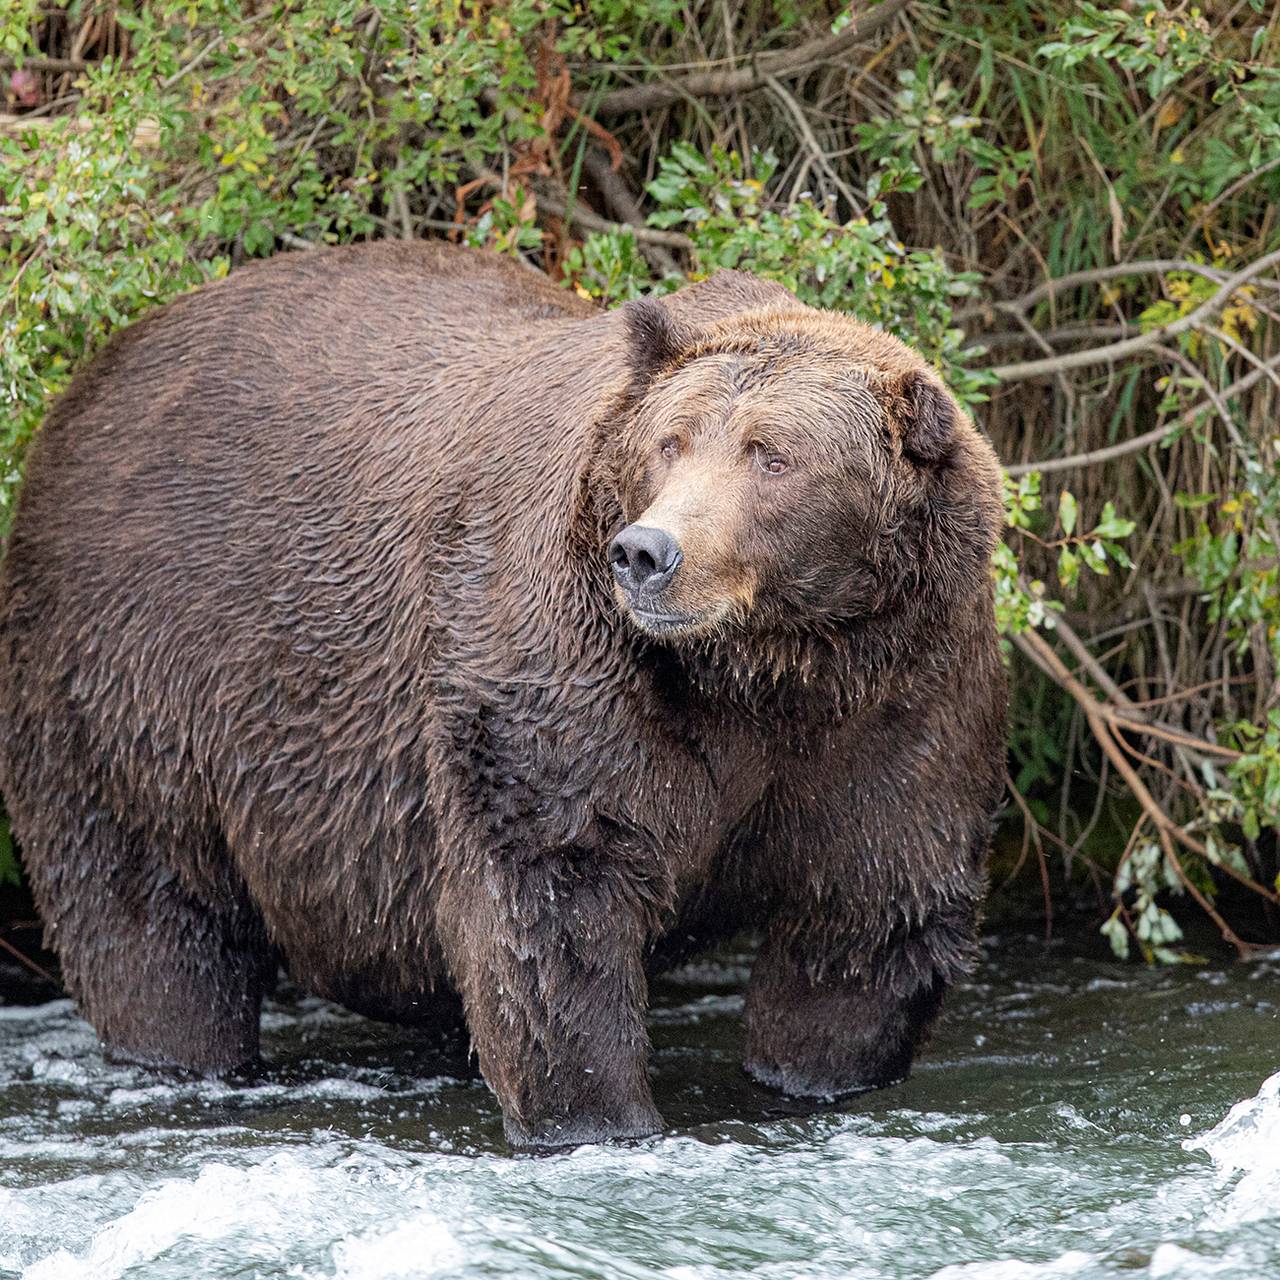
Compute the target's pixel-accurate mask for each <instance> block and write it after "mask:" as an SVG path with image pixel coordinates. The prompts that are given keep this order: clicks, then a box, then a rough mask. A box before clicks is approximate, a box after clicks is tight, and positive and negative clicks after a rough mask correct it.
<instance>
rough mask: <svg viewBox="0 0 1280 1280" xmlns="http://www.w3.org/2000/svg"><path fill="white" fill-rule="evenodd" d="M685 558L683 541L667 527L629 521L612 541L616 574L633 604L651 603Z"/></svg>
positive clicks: (610, 554)
mask: <svg viewBox="0 0 1280 1280" xmlns="http://www.w3.org/2000/svg"><path fill="white" fill-rule="evenodd" d="M683 560H684V555H683V554H682V552H681V550H680V544H679V543H678V542H677V541H676V540H675V539H674V538H673V537H672V536H671V535H670V534H669V533H668V532H667V531H666V530H665V529H655V528H653V527H652V526H650V525H644V524H629V525H627V527H626V528H625V529H623V531H622V532H621V533H620V534H618V536H617V537H616V538H614V540H613V541H612V542H611V543H609V563H610V564H611V565H612V566H613V574H614V577H615V578H617V580H618V585H619V586H620V587H621V588H622V590H623V591H624V592H625V593H626V596H627V599H628V600H629V601H631V602H633V603H639V602H644V603H646V604H648V603H651V602H652V601H653V599H654V598H655V597H656V596H657V595H658V594H659V593H660V592H661V591H663V590H664V589H665V588H666V587H667V585H668V583H670V581H671V579H672V578H674V577H675V575H676V570H677V569H679V568H680V565H681V562H682V561H683Z"/></svg>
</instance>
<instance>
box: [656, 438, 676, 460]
mask: <svg viewBox="0 0 1280 1280" xmlns="http://www.w3.org/2000/svg"><path fill="white" fill-rule="evenodd" d="M658 448H659V450H660V451H661V453H662V456H663V457H664V458H666V460H667V461H668V462H674V461H675V460H676V459H677V458H678V457H679V456H680V441H679V440H677V439H676V438H675V436H668V437H667V438H666V439H665V440H664V441H663V442H662V443H661V444H660V445H659V446H658Z"/></svg>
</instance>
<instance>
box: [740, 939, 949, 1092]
mask: <svg viewBox="0 0 1280 1280" xmlns="http://www.w3.org/2000/svg"><path fill="white" fill-rule="evenodd" d="M972 928H973V926H972V924H971V923H970V924H968V925H964V924H961V925H959V927H958V928H957V924H956V922H954V921H953V922H951V923H950V924H947V925H941V924H935V925H933V926H931V927H926V928H925V929H923V930H921V931H919V932H918V933H916V934H915V935H914V936H913V937H911V938H910V940H902V941H900V942H898V943H890V944H889V946H888V947H885V948H883V949H877V951H876V952H874V953H872V954H870V955H867V956H865V957H863V958H861V959H858V958H855V957H853V956H850V955H849V954H848V953H847V951H846V949H845V947H844V946H842V945H839V943H838V941H837V940H836V939H835V938H833V937H832V936H831V935H830V934H827V933H825V931H824V930H822V929H813V928H805V927H804V926H803V925H800V924H799V923H798V922H795V923H792V922H788V921H784V920H777V921H775V922H774V925H773V927H772V929H771V930H770V934H769V936H768V937H767V938H766V940H765V942H764V944H763V946H762V948H761V950H760V953H759V955H758V956H757V959H756V963H755V966H754V968H753V970H752V973H751V982H750V985H749V987H748V989H747V1006H746V1052H745V1058H744V1065H745V1066H746V1069H747V1071H748V1073H749V1074H750V1075H751V1076H753V1077H754V1078H755V1079H757V1080H759V1081H760V1082H761V1083H762V1084H765V1085H768V1086H770V1087H771V1088H774V1089H778V1090H779V1091H781V1092H782V1093H785V1094H788V1095H790V1096H792V1097H801V1098H823V1099H831V1098H838V1097H841V1096H843V1095H847V1094H852V1093H858V1092H861V1091H863V1090H866V1089H877V1088H881V1087H883V1086H884V1085H890V1084H895V1083H897V1082H898V1081H900V1080H903V1079H905V1078H906V1076H907V1074H908V1072H909V1071H910V1068H911V1062H912V1059H913V1058H914V1057H915V1054H916V1051H917V1050H918V1049H919V1047H920V1045H921V1044H922V1043H923V1041H924V1040H925V1039H926V1037H927V1036H928V1034H929V1031H930V1029H931V1028H932V1026H933V1023H934V1021H935V1020H936V1018H937V1016H938V1012H939V1010H940V1008H941V1005H942V997H943V993H944V991H945V990H946V987H947V985H948V982H949V980H950V978H951V977H952V976H953V974H954V971H955V966H956V959H957V955H958V954H959V953H960V952H962V951H967V950H968V946H967V943H968V939H969V938H971V936H972Z"/></svg>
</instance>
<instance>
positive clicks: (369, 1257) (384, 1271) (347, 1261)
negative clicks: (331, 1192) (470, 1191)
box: [307, 1213, 465, 1280]
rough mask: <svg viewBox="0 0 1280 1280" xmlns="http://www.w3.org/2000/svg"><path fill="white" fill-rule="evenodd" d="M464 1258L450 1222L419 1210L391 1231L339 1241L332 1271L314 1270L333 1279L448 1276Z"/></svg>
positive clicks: (404, 1279) (416, 1279) (419, 1279)
mask: <svg viewBox="0 0 1280 1280" xmlns="http://www.w3.org/2000/svg"><path fill="white" fill-rule="evenodd" d="M464 1261H465V1253H464V1250H463V1248H462V1246H461V1244H459V1242H458V1240H457V1239H456V1238H455V1236H454V1235H453V1233H452V1232H451V1231H450V1230H449V1227H448V1224H447V1223H445V1221H444V1220H443V1219H442V1218H440V1217H439V1216H437V1215H436V1214H433V1213H420V1214H417V1215H415V1216H414V1217H412V1218H409V1219H408V1220H407V1221H405V1222H401V1223H399V1224H398V1225H396V1226H395V1227H393V1228H392V1229H391V1230H390V1231H383V1232H374V1233H370V1234H367V1235H364V1236H358V1237H354V1238H349V1239H346V1240H339V1241H338V1243H337V1244H335V1245H334V1247H333V1268H334V1269H333V1270H332V1271H331V1272H330V1271H325V1272H311V1273H308V1275H307V1280H311V1278H312V1277H313V1276H314V1277H315V1278H316V1280H319V1277H320V1276H321V1275H324V1276H326V1277H328V1276H332V1277H333V1280H425V1278H426V1277H428V1276H439V1275H448V1274H450V1273H451V1272H453V1271H455V1270H456V1269H457V1268H458V1267H459V1266H460V1265H461V1264H462V1263H463V1262H464Z"/></svg>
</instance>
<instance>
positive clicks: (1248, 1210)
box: [1182, 1072, 1280, 1228]
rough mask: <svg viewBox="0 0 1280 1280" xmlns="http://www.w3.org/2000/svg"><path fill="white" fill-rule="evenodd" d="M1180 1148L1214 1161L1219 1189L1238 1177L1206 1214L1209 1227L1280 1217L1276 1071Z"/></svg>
mask: <svg viewBox="0 0 1280 1280" xmlns="http://www.w3.org/2000/svg"><path fill="white" fill-rule="evenodd" d="M1182 1145H1183V1147H1184V1148H1185V1149H1186V1150H1187V1151H1203V1152H1204V1153H1205V1154H1206V1155H1207V1156H1208V1157H1209V1158H1210V1159H1211V1160H1212V1161H1213V1163H1214V1166H1215V1168H1216V1170H1217V1181H1218V1185H1219V1187H1225V1186H1226V1185H1227V1184H1228V1183H1230V1182H1232V1181H1233V1180H1234V1179H1236V1178H1237V1176H1238V1177H1239V1181H1236V1182H1235V1185H1234V1186H1233V1187H1232V1189H1231V1193H1230V1195H1228V1196H1227V1198H1226V1199H1225V1200H1224V1201H1223V1202H1221V1203H1220V1204H1219V1205H1217V1206H1215V1207H1214V1208H1213V1209H1212V1210H1211V1211H1210V1225H1212V1226H1214V1227H1219V1228H1221V1227H1228V1226H1234V1225H1237V1224H1239V1223H1243V1222H1259V1221H1262V1220H1263V1219H1268V1218H1280V1072H1277V1073H1276V1074H1275V1075H1273V1076H1271V1077H1270V1078H1269V1079H1267V1080H1266V1081H1264V1082H1263V1084H1262V1087H1261V1088H1260V1089H1259V1090H1258V1092H1257V1093H1256V1094H1255V1095H1254V1096H1253V1097H1252V1098H1246V1099H1245V1101H1243V1102H1237V1103H1236V1105H1235V1106H1234V1107H1232V1108H1231V1110H1230V1111H1228V1112H1227V1114H1226V1117H1225V1118H1224V1119H1223V1120H1222V1121H1221V1123H1219V1124H1218V1125H1216V1126H1215V1127H1214V1128H1212V1129H1210V1130H1209V1132H1208V1133H1204V1134H1201V1135H1200V1136H1199V1137H1198V1138H1187V1139H1186V1140H1185V1141H1184V1142H1183V1144H1182Z"/></svg>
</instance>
